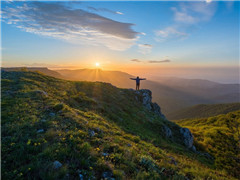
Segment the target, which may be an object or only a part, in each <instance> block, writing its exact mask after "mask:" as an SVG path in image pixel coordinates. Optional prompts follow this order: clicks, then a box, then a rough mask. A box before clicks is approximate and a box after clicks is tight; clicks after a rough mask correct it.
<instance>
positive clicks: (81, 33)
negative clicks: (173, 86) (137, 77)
mask: <svg viewBox="0 0 240 180" xmlns="http://www.w3.org/2000/svg"><path fill="white" fill-rule="evenodd" d="M1 25H2V48H1V49H2V65H3V66H47V67H50V68H92V67H93V64H94V63H95V62H99V63H100V64H101V67H102V68H103V69H114V70H123V69H125V70H126V71H127V72H131V69H134V70H135V71H132V72H144V73H145V74H147V73H148V72H151V73H149V74H152V75H154V76H157V73H158V71H159V70H162V69H163V68H164V69H169V68H172V69H175V70H176V69H182V70H183V69H184V68H193V69H194V68H195V69H196V68H197V69H201V68H202V70H201V71H203V70H204V68H218V67H219V68H221V69H222V68H224V67H226V69H231V68H232V70H231V72H230V74H231V76H230V75H229V76H230V77H229V82H236V81H237V80H238V73H239V2H233V1H232V2H222V1H221V2H210V3H207V2H205V1H203V2H163V1H158V2H86V1H84V2H51V3H46V2H10V3H9V2H2V20H1ZM201 71H199V73H200V72H201ZM153 72H154V73H153ZM171 72H174V71H171ZM176 72H177V71H176ZM223 72H224V73H225V72H226V71H223ZM213 74H214V72H213ZM169 75H171V74H169ZM180 75H181V73H179V76H180ZM189 76H190V77H191V75H189ZM212 76H213V75H212ZM193 77H197V75H194V76H193ZM209 77H210V76H209ZM233 77H234V78H233ZM206 78H207V77H206ZM210 79H211V78H210ZM215 79H216V78H215ZM226 81H227V80H226Z"/></svg>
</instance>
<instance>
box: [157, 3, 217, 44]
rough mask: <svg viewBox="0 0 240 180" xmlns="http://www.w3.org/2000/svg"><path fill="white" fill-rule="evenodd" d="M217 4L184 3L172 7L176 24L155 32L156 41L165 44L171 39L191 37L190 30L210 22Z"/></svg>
mask: <svg viewBox="0 0 240 180" xmlns="http://www.w3.org/2000/svg"><path fill="white" fill-rule="evenodd" d="M216 8H217V3H216V2H211V3H210V1H208V2H182V3H179V6H175V7H171V10H172V12H173V13H174V18H173V20H174V24H172V25H170V26H168V27H166V28H163V29H159V30H156V31H155V36H156V37H155V40H156V41H158V42H163V41H166V40H169V39H185V38H187V37H188V36H189V32H188V29H191V28H192V27H193V26H196V25H198V24H199V23H200V22H206V21H209V20H210V19H211V18H212V17H213V15H214V14H215V12H216Z"/></svg>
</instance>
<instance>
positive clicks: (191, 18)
mask: <svg viewBox="0 0 240 180" xmlns="http://www.w3.org/2000/svg"><path fill="white" fill-rule="evenodd" d="M210 2H211V1H210V0H208V1H207V2H187V3H181V4H180V7H178V8H177V7H172V8H171V10H172V11H173V12H174V20H175V21H176V22H180V23H185V24H196V23H199V22H202V21H208V20H210V19H211V18H212V16H213V15H214V14H215V12H216V6H217V4H216V2H212V3H210Z"/></svg>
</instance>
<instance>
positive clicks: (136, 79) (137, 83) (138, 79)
mask: <svg viewBox="0 0 240 180" xmlns="http://www.w3.org/2000/svg"><path fill="white" fill-rule="evenodd" d="M130 79H131V80H135V81H136V90H139V87H140V81H141V80H146V78H139V77H137V78H130Z"/></svg>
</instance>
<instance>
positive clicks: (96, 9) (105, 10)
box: [88, 7, 123, 15]
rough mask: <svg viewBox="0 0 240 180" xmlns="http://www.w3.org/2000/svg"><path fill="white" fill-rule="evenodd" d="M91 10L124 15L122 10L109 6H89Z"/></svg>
mask: <svg viewBox="0 0 240 180" xmlns="http://www.w3.org/2000/svg"><path fill="white" fill-rule="evenodd" d="M88 9H89V10H92V11H96V12H108V13H112V14H119V15H123V13H122V12H119V11H113V10H110V9H107V8H95V7H88Z"/></svg>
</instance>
